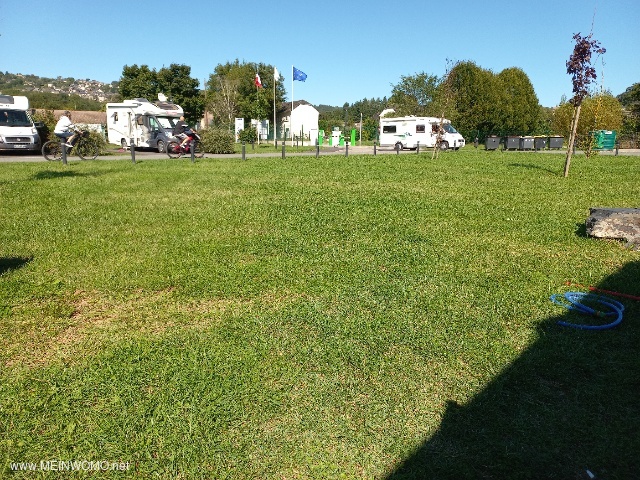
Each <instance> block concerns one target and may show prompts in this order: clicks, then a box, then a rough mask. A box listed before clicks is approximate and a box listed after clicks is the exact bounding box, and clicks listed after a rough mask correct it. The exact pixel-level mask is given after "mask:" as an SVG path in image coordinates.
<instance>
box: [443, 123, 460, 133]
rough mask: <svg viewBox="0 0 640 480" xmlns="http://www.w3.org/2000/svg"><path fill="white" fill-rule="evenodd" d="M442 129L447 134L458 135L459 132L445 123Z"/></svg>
mask: <svg viewBox="0 0 640 480" xmlns="http://www.w3.org/2000/svg"><path fill="white" fill-rule="evenodd" d="M442 127H443V128H444V131H445V132H447V133H458V131H457V130H456V129H455V128H453V126H451V124H450V123H445V124H444V125H443V126H442Z"/></svg>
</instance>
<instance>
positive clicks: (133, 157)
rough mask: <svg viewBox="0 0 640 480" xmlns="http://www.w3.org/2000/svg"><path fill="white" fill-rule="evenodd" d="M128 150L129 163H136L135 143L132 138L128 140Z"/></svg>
mask: <svg viewBox="0 0 640 480" xmlns="http://www.w3.org/2000/svg"><path fill="white" fill-rule="evenodd" d="M129 150H131V163H136V141H135V139H134V138H133V137H131V138H130V139H129Z"/></svg>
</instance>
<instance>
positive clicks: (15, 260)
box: [0, 257, 33, 275]
mask: <svg viewBox="0 0 640 480" xmlns="http://www.w3.org/2000/svg"><path fill="white" fill-rule="evenodd" d="M31 260H33V257H0V275H2V274H3V273H5V272H8V271H11V270H17V269H19V268H22V267H24V266H25V265H26V264H27V263H29V262H30V261H31Z"/></svg>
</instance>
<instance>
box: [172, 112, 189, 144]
mask: <svg viewBox="0 0 640 480" xmlns="http://www.w3.org/2000/svg"><path fill="white" fill-rule="evenodd" d="M171 133H173V136H174V137H176V138H179V139H180V148H182V147H184V146H185V145H186V144H187V142H188V141H189V140H191V135H190V134H191V133H192V130H191V127H189V125H188V124H187V122H185V121H184V117H180V120H178V122H177V123H176V124H175V126H174V127H173V131H172V132H171Z"/></svg>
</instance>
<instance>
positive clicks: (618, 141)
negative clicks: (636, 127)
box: [616, 140, 620, 157]
mask: <svg viewBox="0 0 640 480" xmlns="http://www.w3.org/2000/svg"><path fill="white" fill-rule="evenodd" d="M619 148H620V140H616V157H617V156H618V149H619Z"/></svg>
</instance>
